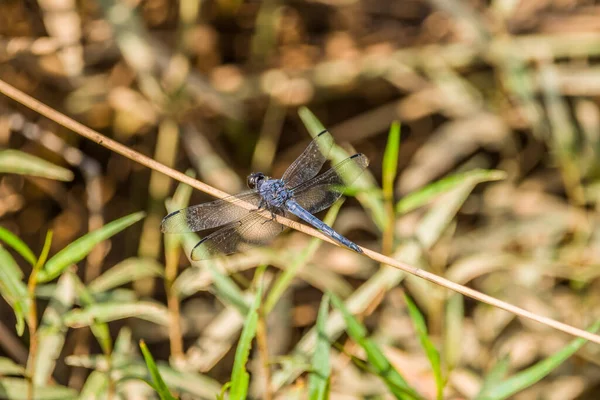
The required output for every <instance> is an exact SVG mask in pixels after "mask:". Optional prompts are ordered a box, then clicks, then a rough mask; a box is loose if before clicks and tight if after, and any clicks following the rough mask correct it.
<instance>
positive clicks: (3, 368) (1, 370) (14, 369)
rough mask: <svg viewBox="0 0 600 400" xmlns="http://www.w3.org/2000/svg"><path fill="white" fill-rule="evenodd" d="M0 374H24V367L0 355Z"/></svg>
mask: <svg viewBox="0 0 600 400" xmlns="http://www.w3.org/2000/svg"><path fill="white" fill-rule="evenodd" d="M0 375H4V376H6V375H21V376H23V375H25V368H23V367H22V366H21V365H19V364H17V363H15V362H14V361H13V360H11V359H10V358H6V357H0Z"/></svg>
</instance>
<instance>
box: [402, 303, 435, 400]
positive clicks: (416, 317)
mask: <svg viewBox="0 0 600 400" xmlns="http://www.w3.org/2000/svg"><path fill="white" fill-rule="evenodd" d="M404 298H405V299H406V304H407V306H408V313H409V314H410V318H411V319H412V322H413V325H414V326H415V330H416V331H417V335H418V336H419V341H420V342H421V346H422V347H423V350H425V354H426V355H427V358H428V359H429V363H430V364H431V369H432V370H433V376H434V377H435V386H436V389H437V398H438V400H441V399H442V398H443V392H444V385H445V382H444V378H443V377H442V366H441V363H440V353H439V352H438V350H437V349H436V348H435V346H434V345H433V342H432V341H431V339H430V338H429V335H428V334H427V325H426V324H425V319H424V318H423V315H422V314H421V312H420V311H419V309H418V308H417V305H416V304H415V303H414V302H413V301H412V300H411V299H410V297H408V296H404Z"/></svg>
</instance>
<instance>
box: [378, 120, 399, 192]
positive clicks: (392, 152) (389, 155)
mask: <svg viewBox="0 0 600 400" xmlns="http://www.w3.org/2000/svg"><path fill="white" fill-rule="evenodd" d="M399 152H400V124H399V123H398V122H397V121H394V122H393V123H392V126H391V127H390V132H389V134H388V140H387V144H386V146H385V152H384V153H383V168H382V175H383V177H382V186H383V193H384V194H385V196H386V198H388V199H390V200H391V199H392V198H393V195H394V180H395V179H396V173H397V172H398V154H399Z"/></svg>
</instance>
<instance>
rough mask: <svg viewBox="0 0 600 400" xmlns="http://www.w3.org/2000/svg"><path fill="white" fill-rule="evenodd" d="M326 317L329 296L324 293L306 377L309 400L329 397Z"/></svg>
mask: <svg viewBox="0 0 600 400" xmlns="http://www.w3.org/2000/svg"><path fill="white" fill-rule="evenodd" d="M328 317H329V296H327V295H325V296H324V297H323V300H322V301H321V306H320V307H319V315H318V316H317V344H316V345H315V352H314V353H313V360H312V371H311V373H310V376H309V378H308V396H309V399H310V400H326V399H328V398H329V379H330V373H331V371H330V370H331V367H330V362H329V348H330V344H329V339H328V336H327V332H326V331H325V329H326V325H327V318H328Z"/></svg>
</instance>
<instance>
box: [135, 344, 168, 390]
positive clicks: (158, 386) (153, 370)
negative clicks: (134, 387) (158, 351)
mask: <svg viewBox="0 0 600 400" xmlns="http://www.w3.org/2000/svg"><path fill="white" fill-rule="evenodd" d="M140 349H142V354H143V355H144V361H145V362H146V366H147V367H148V371H149V372H150V376H151V377H152V382H153V385H152V387H153V388H154V390H156V392H157V393H158V395H159V396H160V398H161V400H175V397H173V395H172V394H171V392H170V391H169V388H168V387H167V385H166V384H165V381H164V380H163V378H162V376H161V375H160V372H159V370H158V367H157V366H156V363H155V362H154V358H153V357H152V354H151V353H150V350H148V347H146V343H144V341H143V340H140Z"/></svg>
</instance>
